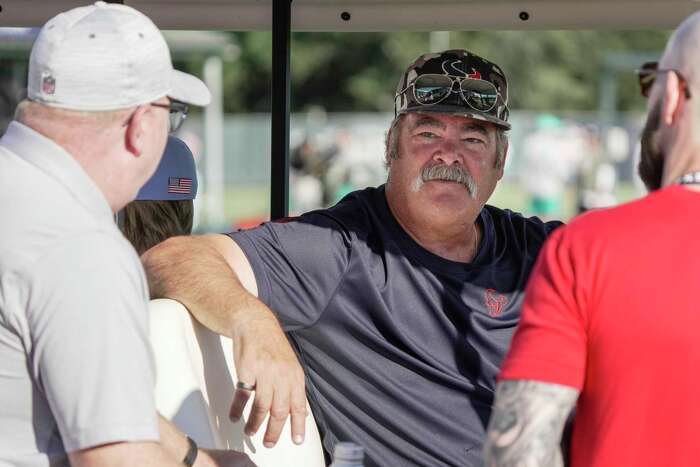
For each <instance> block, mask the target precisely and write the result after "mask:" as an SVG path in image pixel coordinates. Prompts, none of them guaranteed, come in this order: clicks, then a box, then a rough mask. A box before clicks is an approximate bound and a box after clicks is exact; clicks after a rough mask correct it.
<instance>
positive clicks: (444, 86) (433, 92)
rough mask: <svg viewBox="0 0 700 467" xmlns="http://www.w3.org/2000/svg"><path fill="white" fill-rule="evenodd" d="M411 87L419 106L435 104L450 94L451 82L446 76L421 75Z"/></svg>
mask: <svg viewBox="0 0 700 467" xmlns="http://www.w3.org/2000/svg"><path fill="white" fill-rule="evenodd" d="M413 87H414V90H415V96H416V101H418V103H419V104H424V105H430V104H437V103H438V102H441V101H442V100H443V99H445V97H447V96H448V95H449V94H450V92H452V80H451V79H450V78H449V77H448V76H442V75H423V76H419V77H418V78H417V79H416V81H415V82H414V83H413Z"/></svg>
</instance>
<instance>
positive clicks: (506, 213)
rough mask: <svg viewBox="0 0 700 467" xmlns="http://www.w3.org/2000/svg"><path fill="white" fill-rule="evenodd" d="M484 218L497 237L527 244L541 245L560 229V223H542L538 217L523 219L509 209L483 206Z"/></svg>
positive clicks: (523, 217)
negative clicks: (488, 221)
mask: <svg viewBox="0 0 700 467" xmlns="http://www.w3.org/2000/svg"><path fill="white" fill-rule="evenodd" d="M484 211H485V214H486V216H488V217H489V218H490V219H491V221H492V222H493V227H494V229H495V233H496V235H497V236H507V237H512V236H515V237H517V238H519V239H521V240H523V241H527V242H528V243H531V242H533V241H534V242H537V243H543V242H544V241H545V240H546V239H547V237H549V236H550V235H551V234H552V233H553V232H554V231H555V230H556V229H558V228H559V227H561V226H562V225H564V224H563V222H561V221H547V222H545V221H543V220H542V219H540V218H539V217H536V216H533V217H525V216H523V215H522V214H520V213H519V212H514V211H511V210H510V209H500V208H497V207H495V206H491V205H486V206H484Z"/></svg>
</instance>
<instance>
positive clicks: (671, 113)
mask: <svg viewBox="0 0 700 467" xmlns="http://www.w3.org/2000/svg"><path fill="white" fill-rule="evenodd" d="M683 86H685V84H684V83H682V82H681V81H680V80H679V79H678V75H676V74H675V73H673V72H669V73H666V79H665V80H664V87H663V97H662V101H661V121H662V122H663V124H664V125H666V126H671V125H672V124H673V123H674V122H675V121H677V120H678V118H680V116H681V114H682V111H683V107H684V104H685V100H684V99H683V95H684V89H683V88H682V87H683Z"/></svg>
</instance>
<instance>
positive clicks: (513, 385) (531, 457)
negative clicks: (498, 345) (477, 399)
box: [484, 380, 578, 467]
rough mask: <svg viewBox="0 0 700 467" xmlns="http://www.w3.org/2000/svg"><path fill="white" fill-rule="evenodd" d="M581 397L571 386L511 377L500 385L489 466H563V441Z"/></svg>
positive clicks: (491, 427)
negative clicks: (568, 418) (567, 423)
mask: <svg viewBox="0 0 700 467" xmlns="http://www.w3.org/2000/svg"><path fill="white" fill-rule="evenodd" d="M577 398H578V391H577V390H576V389H574V388H571V387H568V386H561V385H559V384H551V383H543V382H539V381H526V380H510V381H502V382H500V383H498V385H497V386H496V401H495V403H494V409H493V413H492V414H491V421H490V422H489V427H488V434H487V438H486V445H485V446H484V455H485V457H486V466H487V467H561V466H562V465H564V464H563V460H562V455H561V450H560V448H559V445H560V444H559V443H560V441H561V434H562V430H563V428H564V423H565V422H566V419H567V417H568V415H569V413H570V412H571V409H572V408H573V407H574V404H575V403H576V399H577Z"/></svg>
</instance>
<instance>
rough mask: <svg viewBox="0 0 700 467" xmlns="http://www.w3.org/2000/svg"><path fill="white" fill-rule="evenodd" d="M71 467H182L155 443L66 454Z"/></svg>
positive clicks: (125, 444)
mask: <svg viewBox="0 0 700 467" xmlns="http://www.w3.org/2000/svg"><path fill="white" fill-rule="evenodd" d="M68 457H69V459H70V465H71V466H73V467H133V466H136V465H138V466H149V467H150V466H153V467H155V466H158V467H182V464H181V463H179V462H177V461H176V460H175V459H174V458H173V457H172V456H171V455H170V454H169V453H167V452H166V451H165V449H164V448H163V447H162V446H161V445H160V444H159V443H155V442H150V443H113V444H105V445H102V446H97V447H94V448H90V449H84V450H82V451H75V452H71V453H69V454H68Z"/></svg>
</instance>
